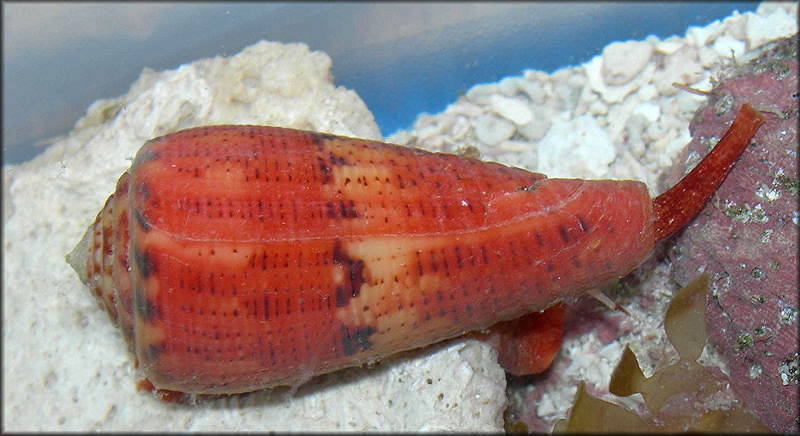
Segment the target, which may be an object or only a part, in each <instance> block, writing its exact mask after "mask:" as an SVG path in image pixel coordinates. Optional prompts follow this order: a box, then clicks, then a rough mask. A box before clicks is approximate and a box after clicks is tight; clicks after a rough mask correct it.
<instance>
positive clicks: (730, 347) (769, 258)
mask: <svg viewBox="0 0 800 436" xmlns="http://www.w3.org/2000/svg"><path fill="white" fill-rule="evenodd" d="M797 41H798V40H797V35H795V36H794V37H791V38H787V39H785V40H782V41H779V42H778V43H777V44H776V45H775V46H773V47H772V48H771V49H769V50H767V51H765V52H764V53H762V54H761V55H760V56H759V58H758V59H756V60H754V61H752V62H749V63H748V64H746V65H736V66H732V67H729V68H728V69H727V70H726V71H725V72H723V73H722V74H721V77H722V80H721V81H720V83H718V84H717V86H716V87H715V89H714V91H713V95H712V96H710V97H709V101H708V104H707V105H706V106H705V107H704V108H702V109H701V110H700V111H699V112H698V113H697V115H696V116H695V118H694V120H693V121H692V123H691V124H690V126H689V129H690V131H691V134H692V137H693V138H694V139H693V140H692V143H691V145H690V146H689V149H688V153H689V154H688V155H689V156H697V160H695V159H691V160H692V161H693V162H692V164H693V163H696V162H697V161H699V158H701V157H702V156H704V155H705V154H706V152H707V151H708V150H709V148H710V147H711V146H712V145H713V144H715V143H716V141H717V140H718V139H719V138H720V137H721V136H722V134H723V133H725V130H726V129H727V127H728V126H729V125H730V123H731V121H732V120H733V118H734V116H735V115H736V111H737V109H738V108H739V106H740V105H741V104H742V103H744V102H747V103H749V104H750V105H752V106H753V107H754V108H756V109H758V110H760V111H761V112H762V113H764V115H765V117H766V123H765V124H764V125H762V126H761V128H760V129H759V130H758V132H756V136H755V137H754V139H753V141H752V142H751V145H750V146H749V147H748V149H747V150H746V151H745V153H744V155H743V156H742V158H741V159H740V160H739V162H738V163H737V164H736V165H735V166H734V167H733V169H732V170H731V173H730V175H729V176H728V178H727V179H726V180H725V182H724V184H723V185H722V186H721V187H720V189H719V190H718V191H717V193H716V194H715V195H714V197H712V199H711V200H710V202H709V206H708V207H706V208H705V209H704V210H703V212H701V214H700V215H699V216H698V217H697V218H696V219H695V220H694V221H693V223H692V224H691V225H690V226H689V227H688V228H687V229H686V230H685V231H684V232H683V233H682V234H679V236H678V237H677V238H676V240H675V245H674V246H673V248H672V249H671V251H670V257H671V259H672V260H673V262H674V267H673V269H672V277H673V279H674V280H675V281H676V282H678V283H679V284H680V285H685V284H687V283H689V282H690V281H691V280H692V279H693V278H695V277H696V276H697V274H698V273H699V272H700V271H702V270H705V271H708V272H709V273H710V274H711V275H712V285H711V286H712V295H711V296H710V297H709V298H710V300H709V304H708V307H707V316H708V323H709V331H708V333H709V337H710V339H711V341H712V342H713V343H714V344H716V346H717V347H718V348H719V350H720V352H721V353H722V355H723V356H725V358H726V359H727V362H728V365H729V368H730V376H731V382H732V384H733V386H734V388H735V389H736V391H737V392H738V394H739V395H740V396H741V397H742V398H743V399H744V400H745V401H746V402H747V404H748V405H749V407H750V408H751V409H752V410H753V411H754V412H755V413H756V414H757V415H758V417H759V418H760V419H761V420H762V422H763V423H764V424H765V425H767V426H769V427H771V428H772V429H773V430H775V431H778V432H794V433H796V432H797V431H798V345H797V344H798V342H797V341H798V317H797V311H798V270H797V249H798V247H797V245H798V196H797V195H798V194H797V190H798V174H797V150H798V142H797V141H798V137H797V123H798V81H797V72H798V63H797V59H796V56H797ZM681 162H685V159H682V160H681ZM686 169H687V168H686V165H683V166H682V167H679V168H677V170H676V171H673V172H672V173H671V176H670V177H668V178H667V179H666V180H665V183H664V184H665V186H672V184H673V183H674V182H675V181H676V180H677V179H679V178H680V177H681V175H682V174H683V173H684V172H685V170H686Z"/></svg>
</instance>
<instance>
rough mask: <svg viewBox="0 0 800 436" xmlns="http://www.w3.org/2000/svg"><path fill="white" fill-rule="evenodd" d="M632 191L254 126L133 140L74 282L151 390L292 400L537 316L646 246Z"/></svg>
mask: <svg viewBox="0 0 800 436" xmlns="http://www.w3.org/2000/svg"><path fill="white" fill-rule="evenodd" d="M652 207H653V206H652V200H651V199H650V197H649V196H648V194H647V189H646V188H645V186H644V185H643V184H642V183H639V182H633V181H608V180H597V181H586V180H563V179H562V180H559V179H547V178H545V176H543V175H541V174H535V173H530V172H527V171H524V170H521V169H516V168H509V167H505V166H502V165H499V164H494V163H484V162H480V161H478V160H474V159H467V158H459V157H456V156H452V155H445V154H435V153H429V152H425V151H420V150H415V149H408V148H403V147H397V146H392V145H388V144H382V143H379V142H373V141H365V140H359V139H352V138H343V137H337V136H332V135H324V134H316V133H311V132H303V131H297V130H290V129H281V128H273V127H256V126H216V127H203V128H196V129H190V130H185V131H182V132H178V133H174V134H171V135H167V136H164V137H161V138H157V139H154V140H151V141H149V142H147V143H146V144H145V145H144V146H143V147H142V149H141V150H140V151H139V152H138V154H137V155H136V158H135V160H134V162H133V165H132V166H131V168H130V170H129V171H128V172H126V173H125V174H123V175H122V177H121V178H120V179H119V182H118V183H117V189H116V192H115V193H114V194H113V195H112V196H111V197H110V198H109V199H108V201H107V202H106V205H105V207H104V208H103V210H102V211H101V212H100V214H99V215H98V216H97V220H96V221H95V223H94V225H93V227H92V228H90V231H89V232H87V236H86V238H88V239H87V240H86V243H88V244H89V255H88V261H87V264H86V266H87V271H88V280H89V283H90V286H91V288H92V289H93V292H94V294H95V295H96V296H97V298H98V300H99V302H100V303H101V305H102V306H103V307H105V308H106V310H107V311H108V313H109V314H110V315H111V317H112V319H113V320H114V321H115V322H116V323H117V324H118V325H119V327H120V329H121V331H122V333H123V336H124V337H125V340H126V341H127V343H128V346H129V348H130V350H131V351H132V352H133V353H135V355H136V358H137V359H138V361H139V365H140V368H142V369H143V371H144V374H145V375H146V377H147V378H148V379H149V380H151V381H152V383H153V384H154V386H155V387H157V388H160V389H169V390H175V391H181V392H191V393H234V392H246V391H252V390H256V389H260V388H265V387H270V386H275V385H286V384H293V383H297V382H299V381H302V380H305V379H307V378H308V377H310V376H312V375H316V374H321V373H325V372H329V371H334V370H337V369H340V368H344V367H349V366H357V365H361V364H363V363H364V362H367V361H373V360H376V359H380V358H383V357H386V356H388V355H391V354H394V353H397V352H399V351H403V350H407V349H412V348H416V347H420V346H424V345H427V344H430V343H433V342H437V341H440V340H443V339H446V338H450V337H454V336H457V335H460V334H462V333H464V332H467V331H471V330H476V329H482V328H486V327H488V326H490V325H492V324H494V323H496V322H498V321H501V320H507V319H512V318H515V317H519V316H521V315H523V314H525V313H527V312H531V311H535V310H540V309H543V308H545V307H548V306H550V305H551V304H553V303H554V302H556V301H558V300H559V299H562V298H563V297H564V296H567V295H570V294H575V293H576V292H578V291H581V290H585V289H588V288H591V287H593V286H596V285H599V284H601V283H603V282H605V281H607V280H610V279H615V278H618V277H620V276H622V275H624V274H626V273H627V272H629V271H630V270H631V269H633V268H634V267H635V266H637V265H638V264H639V263H641V261H642V260H643V259H644V258H645V256H646V255H647V253H648V252H649V251H650V249H651V248H652V246H653V224H652V221H653V218H652Z"/></svg>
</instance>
